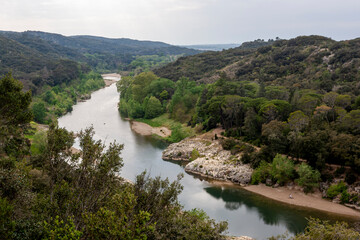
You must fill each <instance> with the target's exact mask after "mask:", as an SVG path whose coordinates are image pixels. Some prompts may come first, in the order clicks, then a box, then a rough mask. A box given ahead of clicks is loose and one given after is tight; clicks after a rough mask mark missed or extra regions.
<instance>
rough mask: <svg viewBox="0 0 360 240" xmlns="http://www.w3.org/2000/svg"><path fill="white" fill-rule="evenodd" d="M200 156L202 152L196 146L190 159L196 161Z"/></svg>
mask: <svg viewBox="0 0 360 240" xmlns="http://www.w3.org/2000/svg"><path fill="white" fill-rule="evenodd" d="M198 157H200V153H199V151H198V150H197V149H196V148H194V149H193V150H192V152H191V156H190V161H194V160H195V159H197V158H198Z"/></svg>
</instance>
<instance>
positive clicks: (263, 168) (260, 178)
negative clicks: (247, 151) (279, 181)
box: [251, 161, 271, 184]
mask: <svg viewBox="0 0 360 240" xmlns="http://www.w3.org/2000/svg"><path fill="white" fill-rule="evenodd" d="M270 171H271V165H270V164H269V163H267V162H265V161H261V162H260V165H259V167H257V168H256V169H255V170H254V172H253V174H252V175H251V184H258V183H264V182H265V181H266V179H267V178H268V177H270Z"/></svg>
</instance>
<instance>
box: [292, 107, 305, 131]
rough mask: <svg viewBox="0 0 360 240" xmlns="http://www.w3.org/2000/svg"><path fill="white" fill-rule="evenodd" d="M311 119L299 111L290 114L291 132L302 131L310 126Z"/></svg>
mask: <svg viewBox="0 0 360 240" xmlns="http://www.w3.org/2000/svg"><path fill="white" fill-rule="evenodd" d="M309 121H310V120H309V117H308V116H306V115H305V114H304V113H303V112H302V111H300V110H298V111H295V112H292V113H290V116H289V119H288V123H289V127H290V129H291V130H293V131H295V132H300V131H302V130H303V129H304V128H305V127H306V126H307V125H308V124H309Z"/></svg>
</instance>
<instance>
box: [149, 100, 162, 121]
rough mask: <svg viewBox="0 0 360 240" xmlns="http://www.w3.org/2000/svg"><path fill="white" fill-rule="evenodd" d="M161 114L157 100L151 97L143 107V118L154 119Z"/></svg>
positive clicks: (159, 103)
mask: <svg viewBox="0 0 360 240" xmlns="http://www.w3.org/2000/svg"><path fill="white" fill-rule="evenodd" d="M161 113H162V106H161V102H160V101H159V99H157V98H156V97H153V96H151V97H150V98H149V100H148V102H147V104H146V107H145V118H155V117H158V116H160V114H161Z"/></svg>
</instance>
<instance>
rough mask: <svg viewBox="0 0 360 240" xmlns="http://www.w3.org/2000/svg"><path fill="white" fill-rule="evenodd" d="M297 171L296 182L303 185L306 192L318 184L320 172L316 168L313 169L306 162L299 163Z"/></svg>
mask: <svg viewBox="0 0 360 240" xmlns="http://www.w3.org/2000/svg"><path fill="white" fill-rule="evenodd" d="M297 173H298V174H299V179H296V182H297V184H299V185H300V186H302V187H304V191H305V192H306V193H307V192H311V191H313V188H314V187H318V186H319V182H320V172H319V171H318V170H313V169H312V168H311V167H310V166H309V165H307V164H306V163H301V165H300V166H299V168H298V170H297Z"/></svg>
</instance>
